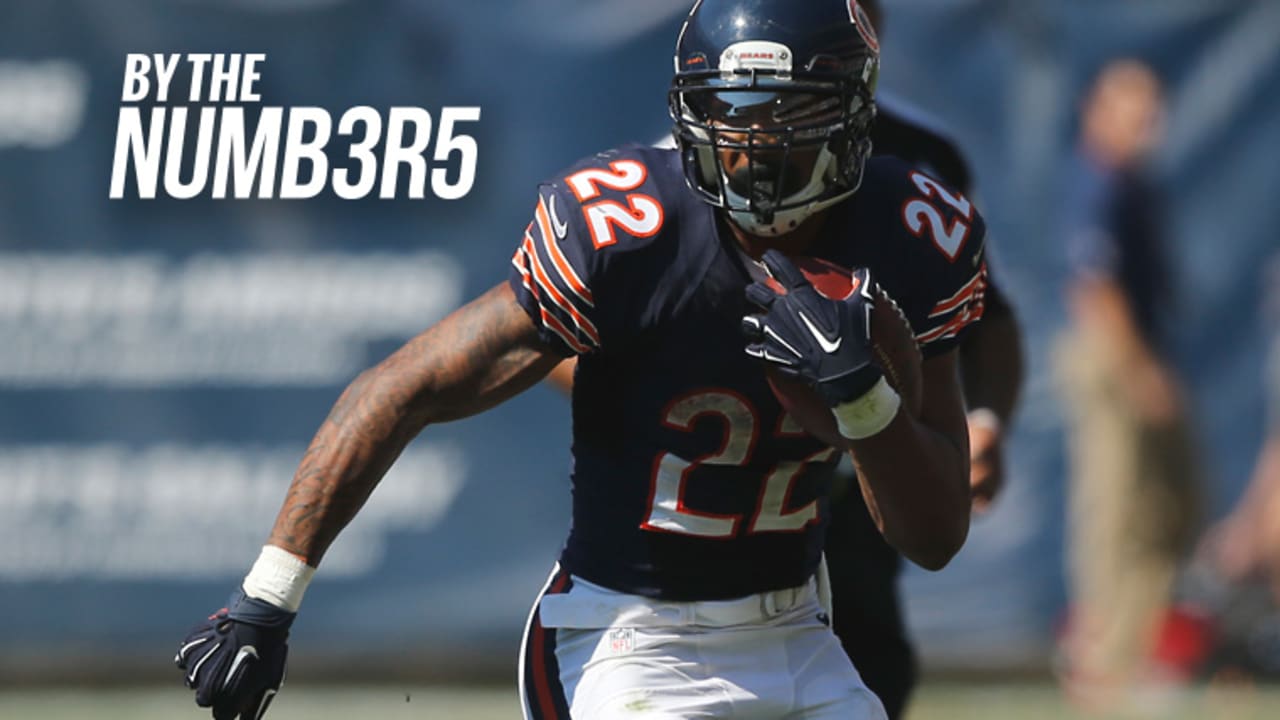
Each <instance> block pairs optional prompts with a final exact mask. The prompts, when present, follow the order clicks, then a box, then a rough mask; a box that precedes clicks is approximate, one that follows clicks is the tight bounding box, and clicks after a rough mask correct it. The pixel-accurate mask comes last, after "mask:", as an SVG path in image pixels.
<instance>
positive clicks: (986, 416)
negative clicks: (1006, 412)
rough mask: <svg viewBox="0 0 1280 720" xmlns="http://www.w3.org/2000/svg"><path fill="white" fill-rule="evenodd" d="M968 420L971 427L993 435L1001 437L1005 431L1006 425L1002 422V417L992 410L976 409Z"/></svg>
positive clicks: (969, 414)
mask: <svg viewBox="0 0 1280 720" xmlns="http://www.w3.org/2000/svg"><path fill="white" fill-rule="evenodd" d="M966 419H967V420H968V422H969V424H970V425H973V426H974V427H980V428H985V429H986V430H988V431H989V432H990V433H991V434H992V435H999V434H1000V433H1001V432H1003V431H1004V423H1002V422H1000V416H999V415H997V414H996V411H995V410H992V409H991V408H985V407H980V408H974V409H973V410H970V411H969V413H968V415H966Z"/></svg>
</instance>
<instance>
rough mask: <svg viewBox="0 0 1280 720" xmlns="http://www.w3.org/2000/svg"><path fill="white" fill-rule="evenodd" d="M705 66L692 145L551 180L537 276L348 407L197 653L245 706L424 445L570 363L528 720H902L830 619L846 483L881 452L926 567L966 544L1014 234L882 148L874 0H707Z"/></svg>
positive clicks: (222, 713) (410, 355)
mask: <svg viewBox="0 0 1280 720" xmlns="http://www.w3.org/2000/svg"><path fill="white" fill-rule="evenodd" d="M675 65H676V73H675V77H674V79H673V82H672V87H671V91H670V96H669V97H670V109H671V113H672V116H673V118H674V120H675V130H674V133H675V137H676V141H677V148H675V149H672V150H664V149H657V148H651V147H648V146H639V145H636V146H626V147H622V148H618V149H615V150H610V151H607V152H604V153H601V154H599V155H595V156H593V157H590V158H587V159H585V160H583V161H581V162H579V163H577V164H575V165H573V166H571V167H569V168H568V169H567V170H565V171H564V172H562V173H558V174H556V175H555V176H554V177H553V178H552V179H551V180H549V181H548V182H546V183H544V184H543V185H541V186H540V187H539V189H538V198H537V202H536V205H535V209H534V213H533V216H534V217H533V221H532V222H531V223H530V224H529V226H528V228H527V229H526V232H525V234H524V237H523V241H522V242H521V243H520V245H519V247H518V248H517V250H516V253H515V256H514V258H513V261H512V262H513V267H512V271H511V276H510V280H509V282H507V283H503V284H500V285H498V286H496V287H494V288H492V289H491V290H489V291H488V292H486V293H484V294H483V295H481V296H480V297H479V298H477V299H475V300H473V301H472V302H470V303H468V304H467V305H465V306H464V307H462V308H460V309H459V310H457V311H455V312H454V313H452V314H451V315H450V316H449V317H447V318H445V319H444V320H443V321H441V322H440V323H439V324H437V325H436V326H434V327H432V328H430V329H428V330H426V331H425V332H424V333H422V334H421V335H419V336H418V337H416V338H414V339H412V340H410V341H409V342H408V343H407V344H406V345H405V346H404V347H403V348H401V349H400V350H398V351H396V352H395V353H393V354H392V355H391V356H390V357H389V358H387V359H386V360H384V361H383V362H381V363H380V364H378V365H377V366H375V367H373V368H371V369H369V370H367V371H365V372H364V373H362V374H361V375H360V376H359V377H357V378H356V380H355V381H353V382H352V384H351V385H350V386H349V387H348V388H347V389H346V390H345V391H344V393H343V394H342V396H341V397H340V398H339V399H338V401H337V403H336V404H335V406H334V408H333V410H332V411H331V413H330V415H329V417H328V418H327V419H326V421H325V422H324V423H323V424H322V426H321V427H320V429H319V431H318V432H317V433H316V436H315V439H314V440H313V441H312V444H311V446H310V448H309V449H308V451H307V453H306V455H305V456H304V458H303V460H302V462H301V463H300V465H299V468H298V470H297V473H296V475H295V477H294V481H293V484H292V485H291V486H290V488H289V491H288V494H287V496H286V499H285V502H284V505H283V507H282V508H281V511H280V513H279V515H278V516H277V518H276V522H275V525H274V527H273V529H272V532H271V535H270V537H269V539H268V544H267V546H266V547H264V549H263V551H262V553H261V555H260V556H259V558H258V560H257V562H256V563H255V564H254V566H253V567H252V569H251V570H250V571H249V573H248V575H247V576H246V577H245V579H244V581H243V583H242V585H241V587H240V588H239V589H238V590H237V592H236V593H235V594H234V595H233V597H232V599H231V601H230V603H229V604H228V606H227V608H226V609H224V610H221V611H219V612H217V613H215V614H214V615H213V616H212V617H211V618H210V619H209V620H207V621H205V622H203V623H201V624H200V625H198V626H197V627H196V628H195V629H194V630H193V631H192V632H191V633H190V634H189V635H188V636H187V637H186V638H185V639H184V640H183V642H182V643H181V644H180V646H179V651H178V657H177V662H178V665H179V667H181V668H182V669H183V670H184V671H185V677H186V680H187V684H188V685H189V686H191V687H192V688H193V689H195V691H196V701H197V703H198V704H200V705H202V706H212V708H213V711H214V715H215V717H218V718H229V717H235V716H237V715H239V716H241V717H248V718H256V717H260V716H261V714H262V712H263V711H264V710H265V708H266V706H267V704H268V703H269V702H270V699H271V697H272V696H273V695H274V693H275V692H276V690H277V689H278V688H279V686H280V681H281V679H282V677H283V674H284V664H285V655H286V638H287V634H288V629H289V627H290V625H291V624H292V622H293V620H294V617H295V615H296V613H297V611H298V608H299V606H300V604H301V601H302V597H303V593H304V591H305V589H306V587H307V584H308V583H309V581H310V579H311V576H312V574H313V573H314V572H315V569H316V566H318V565H319V563H320V561H321V559H322V558H323V555H324V553H325V551H326V550H327V548H328V547H329V545H330V543H331V542H332V541H333V539H334V538H335V537H336V536H337V534H338V533H339V532H340V531H341V529H342V528H343V527H345V525H346V524H347V523H348V522H349V521H350V520H351V518H352V517H353V516H354V515H355V514H356V512H357V511H358V509H359V508H360V506H361V505H362V504H363V503H364V501H365V499H366V498H367V497H368V496H369V493H370V492H371V491H372V490H373V488H374V486H375V485H376V484H377V482H378V481H379V480H380V479H381V477H382V475H383V474H384V472H385V471H386V469H387V468H388V467H389V466H390V465H391V464H392V463H393V462H394V461H395V458H396V456H397V455H398V454H399V452H400V451H401V450H402V449H403V448H404V447H405V445H406V444H407V443H408V442H409V441H410V440H411V439H412V438H413V437H414V436H416V435H417V434H418V432H420V431H421V430H422V429H423V428H424V427H426V426H427V425H430V424H433V423H438V422H445V421H449V420H453V419H457V418H461V417H465V416H468V415H473V414H475V413H478V412H481V411H484V410H486V409H489V408H491V407H493V406H494V405H497V404H499V403H501V402H502V401H503V400H505V399H507V398H509V397H511V396H512V395H514V394H516V393H519V392H521V391H523V390H525V389H527V388H528V387H530V386H531V385H533V384H534V383H536V382H538V381H539V380H540V379H542V378H543V377H544V376H546V375H547V373H549V372H550V371H551V370H552V368H553V367H555V366H556V365H557V364H558V363H559V362H560V361H561V360H562V359H563V358H564V357H566V356H570V355H576V356H578V357H579V364H578V368H577V372H576V384H575V388H574V393H573V401H572V402H573V414H574V429H573V434H574V438H573V455H574V467H573V473H572V483H573V522H572V526H571V528H570V531H569V537H568V539H567V541H566V544H565V547H564V549H563V551H562V553H561V555H560V559H559V562H558V563H556V565H555V567H554V568H553V570H552V572H551V575H550V577H549V579H548V581H547V584H546V586H545V588H544V590H543V592H542V593H540V595H539V597H538V599H537V600H536V602H535V604H534V607H533V611H532V612H531V614H530V618H529V623H528V626H527V629H526V634H525V638H524V643H523V647H522V653H521V662H520V686H521V691H522V697H523V699H524V713H525V717H526V718H562V717H575V718H609V717H621V716H627V717H631V716H634V715H635V713H636V712H639V711H643V712H644V713H646V714H647V715H648V716H650V717H668V718H679V717H694V716H697V717H805V718H882V717H884V709H883V707H882V705H881V703H880V701H879V700H878V699H877V698H876V697H875V695H874V694H873V693H872V692H870V691H869V690H868V689H867V688H866V686H865V684H864V683H863V682H862V680H861V678H860V677H859V675H858V672H857V670H856V669H855V668H854V665H853V663H851V662H850V661H849V659H848V657H847V656H846V655H845V653H844V652H843V651H842V649H841V646H840V643H839V641H838V640H837V638H836V636H835V634H834V633H833V632H832V631H831V629H830V627H829V625H828V623H827V622H826V616H825V614H824V613H823V612H822V608H821V606H820V604H819V599H818V590H817V582H816V581H815V577H814V576H815V572H816V571H817V568H818V566H819V562H820V559H821V555H822V548H823V544H824V540H825V536H826V525H827V519H828V516H829V508H828V496H829V491H830V479H831V473H830V468H831V465H832V464H833V463H834V462H835V461H836V459H837V457H838V454H839V453H840V452H841V451H847V452H849V453H851V455H852V457H853V459H854V461H855V462H856V464H857V467H858V469H859V473H858V483H859V487H860V491H861V493H862V494H863V496H864V497H865V499H866V502H867V506H868V509H869V510H870V513H871V515H872V517H873V518H874V520H875V523H876V525H877V527H878V528H879V530H880V532H881V533H883V535H884V536H885V537H886V538H887V539H888V541H889V542H890V543H891V544H892V545H893V546H894V547H895V548H897V549H898V550H899V551H900V552H902V554H904V555H905V556H906V557H907V558H908V559H910V560H912V561H913V562H915V563H917V564H919V565H921V566H923V567H925V568H929V569H939V568H941V567H943V566H945V565H946V564H947V563H948V562H949V561H950V559H951V558H952V557H953V556H954V555H955V553H956V552H958V551H959V549H960V547H961V546H962V545H963V543H964V541H965V538H966V537H967V534H968V528H969V512H970V490H969V482H968V474H969V459H968V458H969V455H968V435H967V431H966V423H965V412H964V406H963V402H962V396H961V388H960V382H959V380H958V376H957V364H958V360H957V355H958V351H957V349H956V346H957V343H958V342H959V340H960V338H961V336H962V335H963V334H964V333H965V331H966V330H967V329H968V327H969V326H970V325H972V324H973V323H974V322H976V321H977V320H978V319H979V318H980V317H981V314H982V310H983V302H982V300H983V291H984V286H985V278H986V265H985V258H984V255H983V235H984V232H985V229H984V225H983V221H982V218H981V216H980V215H979V214H978V212H977V210H976V208H974V206H973V204H972V203H971V202H970V201H969V200H968V199H967V198H965V197H964V196H963V195H961V194H959V193H958V192H956V191H954V190H952V189H951V188H949V187H947V186H946V185H944V184H943V183H941V182H939V181H938V180H936V179H934V178H932V177H931V176H929V175H927V174H925V173H922V172H920V171H918V170H916V169H914V168H913V167H911V166H910V165H908V164H906V163H903V162H902V161H899V160H896V159H892V158H874V159H870V160H869V159H868V157H869V155H870V150H871V141H870V138H869V133H870V129H871V123H872V119H873V117H874V114H875V109H874V107H875V106H874V103H873V100H872V94H873V91H874V88H875V84H876V77H877V72H878V68H879V49H878V43H877V41H876V38H875V33H874V30H873V29H872V26H871V23H870V22H869V21H868V20H867V18H866V15H865V13H864V12H863V10H862V9H861V8H860V7H859V6H858V4H857V3H856V2H854V1H853V0H815V1H813V2H806V3H795V2H790V1H789V0H700V2H698V3H697V4H696V5H695V6H694V8H693V10H692V11H691V13H690V15H689V17H688V18H687V20H686V22H685V25H684V27H683V28H682V30H681V33H680V37H679V39H678V41H677V46H676V55H675ZM800 255H806V256H815V257H819V258H823V259H826V260H828V261H830V262H834V263H836V264H838V265H841V266H844V267H848V268H857V269H858V270H857V271H856V273H855V274H854V275H853V277H852V278H851V280H852V281H853V282H854V283H855V284H856V286H857V287H858V288H859V291H858V292H853V293H851V294H850V295H849V296H848V297H846V298H844V299H841V300H833V299H828V298H826V297H824V296H822V295H820V294H818V293H817V292H816V290H815V289H814V288H813V287H812V285H810V284H809V282H808V281H807V280H806V279H805V277H804V276H803V275H802V274H801V273H800V272H799V271H798V270H797V268H796V266H795V265H794V264H793V263H792V262H791V261H790V260H789V259H788V258H789V256H800ZM768 276H772V281H771V282H765V281H766V280H768V279H769V277H768ZM778 285H781V286H782V287H783V288H785V289H786V292H785V293H780V292H777V291H776V290H775V289H773V288H776V287H777V286H778ZM876 287H879V288H881V289H882V290H883V291H884V292H885V293H887V295H888V296H889V297H891V298H893V299H895V300H896V301H897V303H898V305H899V306H900V307H901V309H902V311H903V312H904V313H905V315H906V317H907V318H908V320H909V321H910V324H911V326H912V328H913V329H914V331H915V333H916V339H917V340H918V342H919V344H920V346H921V348H922V352H923V355H924V358H925V359H924V361H923V363H922V378H923V383H922V397H923V402H922V403H921V406H920V410H919V412H918V413H915V412H911V411H909V410H908V409H907V406H906V405H904V403H903V402H902V400H901V398H900V397H899V395H898V393H897V392H896V391H895V390H894V388H893V387H892V386H891V385H889V383H888V382H887V381H886V379H885V375H884V374H885V368H883V367H882V366H881V365H880V364H879V361H878V360H877V359H876V356H875V353H874V352H873V350H872V347H871V342H870V328H869V327H868V322H869V320H868V318H869V317H870V316H871V310H872V303H873V302H875V300H874V298H875V297H877V295H876V293H873V292H871V290H872V289H873V288H876ZM904 331H905V330H904ZM766 368H773V369H774V371H776V372H779V373H783V374H785V375H789V376H791V377H794V378H798V379H800V380H803V381H804V382H806V383H807V384H808V385H809V386H810V387H811V388H812V389H813V391H814V393H815V394H816V395H817V396H818V397H820V398H821V399H822V400H823V401H825V403H826V404H827V405H828V407H830V408H831V412H832V415H833V417H834V419H835V421H836V425H837V426H838V428H839V430H840V434H841V435H842V436H843V437H844V438H845V442H844V443H843V444H842V447H840V448H833V447H830V446H828V445H826V444H825V443H824V442H822V441H819V440H818V439H816V438H814V437H812V436H811V435H809V434H807V433H806V432H804V430H803V428H801V427H800V426H799V425H798V423H797V422H796V421H795V419H794V418H791V417H789V416H788V415H786V414H785V413H784V412H783V410H782V407H781V405H780V403H779V401H778V399H777V397H776V396H775V395H774V393H773V391H772V390H771V386H770V384H769V382H768V381H767V379H766Z"/></svg>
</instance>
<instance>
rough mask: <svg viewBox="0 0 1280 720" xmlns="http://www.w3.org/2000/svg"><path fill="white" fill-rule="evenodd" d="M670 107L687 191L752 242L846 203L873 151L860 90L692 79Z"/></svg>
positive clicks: (848, 85) (681, 81)
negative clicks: (720, 213) (722, 212)
mask: <svg viewBox="0 0 1280 720" xmlns="http://www.w3.org/2000/svg"><path fill="white" fill-rule="evenodd" d="M669 100H670V111H671V115H672V118H673V119H674V120H675V123H676V125H675V129H674V135H675V139H676V143H677V145H678V147H679V148H680V151H681V153H682V155H683V159H684V166H685V174H686V179H687V180H688V183H689V186H690V187H691V188H693V189H694V190H695V191H696V192H698V193H699V195H701V196H702V198H703V199H704V200H706V201H707V202H709V203H711V204H712V205H715V206H717V207H721V208H724V209H725V210H726V211H727V212H728V215H729V218H730V219H731V220H732V221H733V222H734V223H735V224H737V225H738V226H739V227H741V228H742V229H744V230H746V231H747V232H749V233H751V234H753V235H757V236H761V237H769V236H775V235H781V234H784V233H787V232H790V231H791V230H793V229H795V228H796V227H798V226H799V225H800V223H801V222H803V221H804V220H805V219H806V218H807V217H808V216H809V215H811V214H813V213H816V212H818V211H819V210H821V209H823V208H826V207H829V206H830V205H833V204H835V203H837V202H839V201H840V200H843V199H844V198H846V197H848V196H849V195H850V194H852V193H853V192H854V191H855V190H857V188H858V184H859V183H860V182H861V179H862V168H863V164H864V163H865V161H866V158H867V157H868V156H869V155H870V153H871V142H870V140H869V138H868V134H869V132H870V125H871V121H872V119H873V118H874V116H875V106H874V104H873V103H872V101H871V93H870V89H869V88H867V87H866V86H865V85H863V84H860V83H854V82H847V81H845V82H839V81H829V82H799V81H796V80H793V79H791V78H790V77H786V78H782V77H777V76H773V75H765V74H762V73H759V72H757V71H754V70H753V71H749V72H747V73H743V74H742V76H731V77H728V78H726V77H725V76H724V74H721V73H708V74H706V75H703V74H701V73H698V74H694V73H690V74H688V75H685V76H683V77H678V78H677V81H676V84H675V86H674V87H673V88H672V90H671V92H670V96H669Z"/></svg>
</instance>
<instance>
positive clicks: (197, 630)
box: [174, 589, 296, 720]
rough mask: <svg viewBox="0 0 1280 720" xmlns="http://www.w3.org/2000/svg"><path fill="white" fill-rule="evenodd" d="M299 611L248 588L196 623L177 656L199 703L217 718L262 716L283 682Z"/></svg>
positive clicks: (231, 719) (252, 719)
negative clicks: (251, 592)
mask: <svg viewBox="0 0 1280 720" xmlns="http://www.w3.org/2000/svg"><path fill="white" fill-rule="evenodd" d="M295 615H296V613H291V612H288V611H286V610H281V609H280V608H278V607H276V606H275V605H272V604H271V603H268V602H266V601H263V600H258V599H256V598H251V597H248V596H246V595H245V594H244V591H243V590H240V589H237V590H236V592H235V593H233V594H232V596H231V600H229V601H228V602H227V607H225V608H222V609H221V610H219V611H218V612H216V613H214V614H213V615H211V616H210V617H209V619H208V620H206V621H205V622H202V623H200V624H199V625H197V626H195V627H194V628H192V630H191V632H190V633H188V635H187V637H186V638H185V639H184V640H183V641H182V645H181V646H180V647H179V648H178V655H177V657H175V658H174V662H176V663H177V665H178V668H179V669H180V670H182V671H183V673H184V678H183V679H184V680H185V682H186V684H187V687H189V688H191V689H193V690H195V691H196V704H197V705H199V706H200V707H211V708H213V717H214V719H215V720H234V719H235V718H239V719H240V720H258V719H259V718H261V717H262V715H263V714H264V713H266V711H267V707H268V706H269V705H270V704H271V699H272V698H273V697H275V694H276V693H277V692H278V691H279V690H280V686H281V685H283V684H284V667H285V660H286V658H287V657H288V654H289V646H288V644H286V642H285V641H286V640H287V639H288V637H289V626H290V625H292V624H293V618H294V616H295Z"/></svg>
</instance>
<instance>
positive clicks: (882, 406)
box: [831, 377, 902, 440]
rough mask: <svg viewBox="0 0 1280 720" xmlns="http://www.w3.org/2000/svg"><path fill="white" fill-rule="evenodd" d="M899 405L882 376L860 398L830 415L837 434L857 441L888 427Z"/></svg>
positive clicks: (899, 398)
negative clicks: (832, 417) (837, 429)
mask: <svg viewBox="0 0 1280 720" xmlns="http://www.w3.org/2000/svg"><path fill="white" fill-rule="evenodd" d="M901 405H902V398H901V397H900V396H899V395H898V391H896V390H894V389H893V388H892V387H891V386H890V385H889V383H888V382H887V381H886V380H885V379H884V378H883V377H882V378H880V379H879V380H877V381H876V384H875V385H873V386H871V389H870V390H868V391H867V392H865V393H864V394H863V395H862V397H860V398H858V399H857V400H850V401H849V402H847V403H844V404H843V405H837V406H835V407H834V408H832V410H831V412H833V413H835V416H836V427H838V428H839V429H840V434H841V435H843V436H845V437H847V438H849V439H850V440H861V439H863V438H868V437H871V436H872V435H875V434H876V433H878V432H880V431H881V430H883V429H885V428H886V427H888V426H889V423H890V422H892V421H893V418H894V416H895V415H897V414H898V408H899V407H901Z"/></svg>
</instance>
